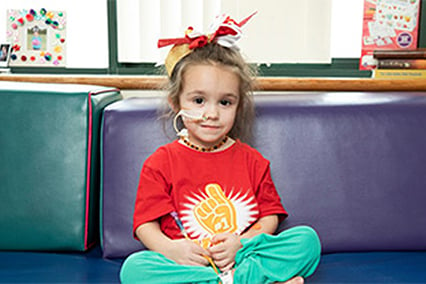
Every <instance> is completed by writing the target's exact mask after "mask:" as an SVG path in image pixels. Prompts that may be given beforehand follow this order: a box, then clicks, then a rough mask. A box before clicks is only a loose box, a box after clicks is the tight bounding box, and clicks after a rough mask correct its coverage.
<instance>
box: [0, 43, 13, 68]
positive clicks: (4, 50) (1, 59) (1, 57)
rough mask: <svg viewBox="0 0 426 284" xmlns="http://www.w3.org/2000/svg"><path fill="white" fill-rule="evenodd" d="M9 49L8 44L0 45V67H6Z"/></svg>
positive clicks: (9, 45)
mask: <svg viewBox="0 0 426 284" xmlns="http://www.w3.org/2000/svg"><path fill="white" fill-rule="evenodd" d="M11 48H12V46H11V44H10V43H1V44H0V67H8V65H9V59H10V50H11Z"/></svg>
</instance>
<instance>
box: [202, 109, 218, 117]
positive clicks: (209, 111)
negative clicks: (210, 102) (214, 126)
mask: <svg viewBox="0 0 426 284" xmlns="http://www.w3.org/2000/svg"><path fill="white" fill-rule="evenodd" d="M218 117H219V112H218V109H217V107H216V106H208V107H206V109H205V112H204V118H205V119H217V118H218Z"/></svg>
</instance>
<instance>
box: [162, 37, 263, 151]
mask: <svg viewBox="0 0 426 284" xmlns="http://www.w3.org/2000/svg"><path fill="white" fill-rule="evenodd" d="M199 64H208V65H222V66H225V67H229V68H230V70H232V71H233V72H235V74H237V75H238V77H239V79H240V84H239V85H240V88H239V95H240V100H239V105H238V108H237V114H236V117H235V122H234V126H233V127H232V129H231V131H230V132H229V133H228V135H229V136H230V137H231V138H233V139H240V140H241V141H243V142H246V143H250V141H251V138H252V137H251V136H252V125H253V120H254V103H253V98H252V95H253V88H254V78H255V75H256V69H255V68H254V67H253V66H251V65H249V64H247V63H246V61H245V60H244V59H243V57H242V56H241V54H240V52H239V51H238V50H236V49H233V48H227V47H223V46H221V45H218V44H216V43H210V44H207V45H205V46H204V47H200V48H197V49H194V50H193V51H192V52H191V53H189V54H188V55H187V56H185V57H184V58H183V59H181V60H180V61H179V62H178V63H177V64H176V66H175V68H174V70H173V72H172V74H171V77H170V78H169V81H168V85H167V86H166V89H167V91H168V95H167V99H168V102H169V103H170V104H172V105H173V107H174V108H175V109H180V105H179V95H180V93H181V91H182V89H183V77H184V74H185V72H186V71H187V70H188V68H189V67H190V66H194V65H199ZM175 114H176V113H175V112H174V111H173V109H170V108H168V110H166V111H164V113H163V115H162V117H164V118H167V119H171V118H172V117H173V116H174V115H175Z"/></svg>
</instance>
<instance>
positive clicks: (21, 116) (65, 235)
mask: <svg viewBox="0 0 426 284" xmlns="http://www.w3.org/2000/svg"><path fill="white" fill-rule="evenodd" d="M120 98H121V95H120V92H119V91H118V90H116V89H108V88H105V87H99V86H88V85H71V84H38V83H17V82H0V123H1V124H0V249H3V250H5V249H6V250H79V251H82V250H85V249H87V248H88V247H89V246H90V245H91V244H93V243H94V242H95V241H96V240H97V236H98V221H97V220H98V216H97V214H98V202H99V201H98V200H99V153H98V152H99V127H100V120H101V115H102V110H103V108H104V107H105V106H106V105H108V104H110V103H112V102H114V101H116V100H118V99H120Z"/></svg>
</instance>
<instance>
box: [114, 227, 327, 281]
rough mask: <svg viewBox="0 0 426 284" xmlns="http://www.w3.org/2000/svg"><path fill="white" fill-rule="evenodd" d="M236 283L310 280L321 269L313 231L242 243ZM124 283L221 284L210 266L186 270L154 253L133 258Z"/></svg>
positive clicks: (299, 229) (303, 229)
mask: <svg viewBox="0 0 426 284" xmlns="http://www.w3.org/2000/svg"><path fill="white" fill-rule="evenodd" d="M241 242H242V245H243V247H242V248H241V249H240V250H239V251H238V253H237V255H236V257H235V263H236V264H235V274H234V283H250V284H252V283H253V284H256V283H259V284H260V283H271V282H276V281H286V280H288V279H291V278H293V277H295V276H302V277H308V276H309V275H311V274H312V273H313V272H314V271H315V269H316V267H317V266H318V263H319V260H320V253H321V245H320V241H319V238H318V235H317V234H316V232H315V231H314V230H313V229H311V228H310V227H306V226H298V227H294V228H291V229H288V230H286V231H283V232H281V233H280V234H279V235H276V236H272V235H267V234H261V235H258V236H256V237H254V238H252V239H243V240H241ZM120 279H121V281H122V283H218V282H219V277H218V276H217V274H216V273H215V272H214V271H213V268H211V267H210V266H208V267H205V266H186V265H180V264H177V263H176V262H174V261H172V260H170V259H167V258H166V257H164V256H163V255H161V254H159V253H156V252H152V251H141V252H136V253H134V254H132V255H130V256H129V257H128V258H127V259H126V260H125V261H124V263H123V266H122V267H121V272H120Z"/></svg>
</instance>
